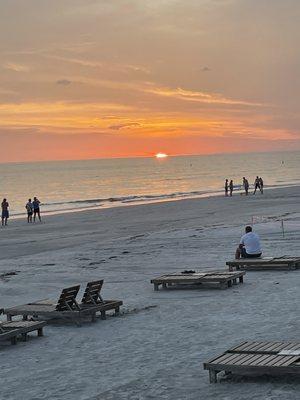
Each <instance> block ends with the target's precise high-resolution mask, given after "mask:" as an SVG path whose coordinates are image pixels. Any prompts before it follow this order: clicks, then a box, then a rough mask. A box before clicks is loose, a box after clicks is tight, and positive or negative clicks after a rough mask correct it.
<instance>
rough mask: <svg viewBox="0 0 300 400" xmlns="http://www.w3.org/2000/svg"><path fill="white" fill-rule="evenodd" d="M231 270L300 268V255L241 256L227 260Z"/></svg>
mask: <svg viewBox="0 0 300 400" xmlns="http://www.w3.org/2000/svg"><path fill="white" fill-rule="evenodd" d="M226 265H228V267H229V271H237V270H249V271H250V270H258V271H259V270H282V269H283V270H293V269H297V268H300V257H289V256H282V257H261V258H240V259H238V260H233V261H227V262H226Z"/></svg>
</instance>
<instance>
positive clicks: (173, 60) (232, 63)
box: [0, 0, 300, 162]
mask: <svg viewBox="0 0 300 400" xmlns="http://www.w3.org/2000/svg"><path fill="white" fill-rule="evenodd" d="M299 13H300V4H299V3H298V2H297V1H296V0H288V1H287V2H285V4H284V7H283V4H282V2H280V1H279V0H274V1H273V2H272V7H271V6H270V2H268V1H267V0H260V1H258V0H251V1H250V0H244V1H240V0H219V1H214V0H197V1H196V0H186V1H185V2H178V1H175V0H152V1H148V0H144V1H140V0H131V1H129V0H114V1H110V2H108V1H105V0H72V1H70V0H60V1H56V0H48V1H47V0H45V1H43V2H37V1H35V0H26V2H23V1H21V0H19V1H18V0H13V1H8V0H7V1H3V3H2V4H1V13H0V139H1V143H2V148H5V151H2V154H1V162H6V161H34V160H51V159H77V158H79V159H80V158H100V157H129V156H152V155H153V154H155V153H157V152H165V153H168V154H172V155H176V154H207V153H218V152H248V151H272V150H295V149H300V140H299V139H300V135H299V123H300V117H299V116H300V113H299V104H300V98H299V97H300V90H299V87H298V86H299V84H300V81H299V79H298V75H299V65H300V55H299V52H297V51H296V49H297V47H298V43H297V37H299V29H300V28H299V24H298V22H297V21H298V20H297V15H298V14H299ZM12 22H14V23H12Z"/></svg>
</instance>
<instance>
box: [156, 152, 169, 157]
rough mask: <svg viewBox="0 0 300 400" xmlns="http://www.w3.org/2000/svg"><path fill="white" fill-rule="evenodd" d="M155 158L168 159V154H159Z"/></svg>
mask: <svg viewBox="0 0 300 400" xmlns="http://www.w3.org/2000/svg"><path fill="white" fill-rule="evenodd" d="M155 157H156V158H166V157H168V154H166V153H157V154H155Z"/></svg>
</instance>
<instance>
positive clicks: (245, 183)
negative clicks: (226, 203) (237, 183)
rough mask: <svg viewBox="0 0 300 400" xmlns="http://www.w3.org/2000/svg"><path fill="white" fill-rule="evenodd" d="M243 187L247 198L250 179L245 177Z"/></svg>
mask: <svg viewBox="0 0 300 400" xmlns="http://www.w3.org/2000/svg"><path fill="white" fill-rule="evenodd" d="M243 186H244V189H245V194H246V196H248V192H249V182H248V179H246V178H245V177H243Z"/></svg>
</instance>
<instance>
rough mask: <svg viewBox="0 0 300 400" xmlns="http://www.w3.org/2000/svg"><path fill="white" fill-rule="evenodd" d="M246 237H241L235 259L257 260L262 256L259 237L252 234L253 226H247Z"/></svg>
mask: <svg viewBox="0 0 300 400" xmlns="http://www.w3.org/2000/svg"><path fill="white" fill-rule="evenodd" d="M245 232H246V233H245V235H243V236H242V237H241V240H240V244H239V247H238V248H237V249H236V252H235V258H236V259H239V258H257V257H260V256H261V254H262V250H261V245H260V239H259V236H258V235H257V234H256V233H254V232H252V227H251V226H246V228H245Z"/></svg>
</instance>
